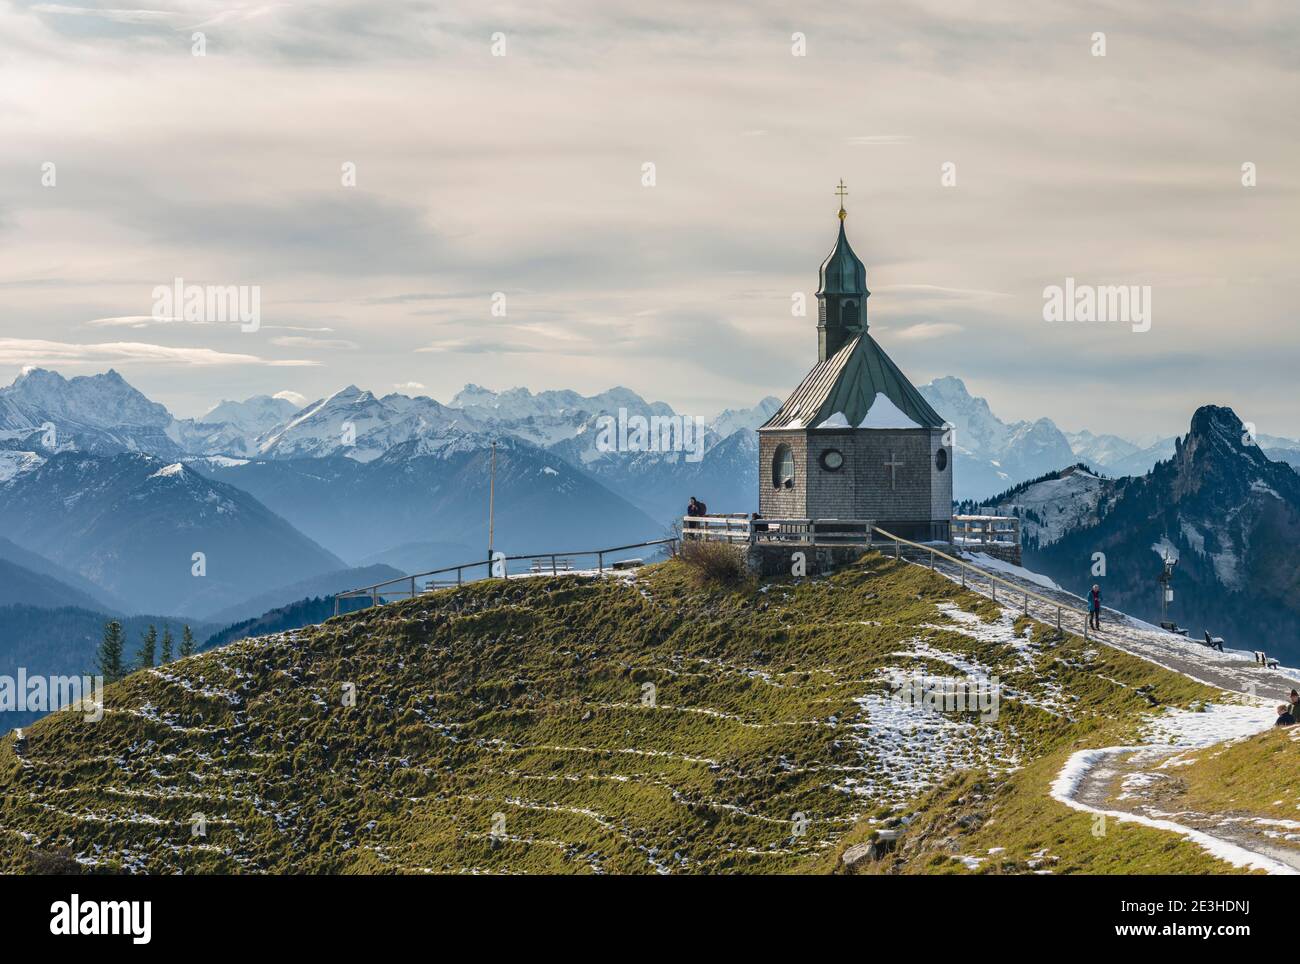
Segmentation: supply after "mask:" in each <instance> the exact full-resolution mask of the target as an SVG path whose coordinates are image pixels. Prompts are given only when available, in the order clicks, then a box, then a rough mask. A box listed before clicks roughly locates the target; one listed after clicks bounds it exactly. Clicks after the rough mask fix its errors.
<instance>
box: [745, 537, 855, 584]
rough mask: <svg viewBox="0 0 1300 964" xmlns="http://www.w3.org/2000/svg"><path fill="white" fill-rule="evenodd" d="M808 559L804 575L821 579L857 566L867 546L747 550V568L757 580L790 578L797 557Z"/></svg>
mask: <svg viewBox="0 0 1300 964" xmlns="http://www.w3.org/2000/svg"><path fill="white" fill-rule="evenodd" d="M796 552H802V553H803V555H804V571H805V574H806V575H809V576H821V575H825V574H826V573H830V572H834V571H835V570H836V569H842V568H844V567H845V566H849V565H852V564H853V563H855V562H857V561H858V560H859V559H861V558H862V556H863V555H864V554H865V553H866V552H867V549H866V547H864V546H800V545H773V544H771V543H762V542H760V543H757V544H755V545H752V546H749V547H748V548H747V550H746V565H747V566H748V567H749V570H750V571H751V572H753V573H754V574H755V575H757V576H763V577H772V576H789V575H790V574H791V568H792V567H793V565H794V554H795V553H796Z"/></svg>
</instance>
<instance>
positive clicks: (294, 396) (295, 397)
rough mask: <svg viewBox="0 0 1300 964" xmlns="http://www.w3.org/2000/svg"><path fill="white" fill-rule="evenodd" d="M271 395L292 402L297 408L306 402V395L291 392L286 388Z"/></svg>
mask: <svg viewBox="0 0 1300 964" xmlns="http://www.w3.org/2000/svg"><path fill="white" fill-rule="evenodd" d="M271 397H272V398H282V399H284V400H285V401H286V402H292V403H293V404H294V405H297V406H298V407H299V408H302V407H303V406H304V405H306V404H307V396H306V395H304V394H302V393H301V392H292V391H290V390H289V389H287V388H286V389H285V390H284V391H282V392H276V393H275V394H274V395H272V396H271Z"/></svg>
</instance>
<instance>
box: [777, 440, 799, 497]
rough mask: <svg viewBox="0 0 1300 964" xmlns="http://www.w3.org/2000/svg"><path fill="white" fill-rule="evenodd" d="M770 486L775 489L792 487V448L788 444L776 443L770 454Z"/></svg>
mask: <svg viewBox="0 0 1300 964" xmlns="http://www.w3.org/2000/svg"><path fill="white" fill-rule="evenodd" d="M772 486H773V488H777V489H792V488H794V450H793V449H791V448H790V446H788V445H784V444H782V445H778V446H777V447H776V452H775V454H773V456H772Z"/></svg>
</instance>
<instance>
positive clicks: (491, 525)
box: [487, 439, 497, 578]
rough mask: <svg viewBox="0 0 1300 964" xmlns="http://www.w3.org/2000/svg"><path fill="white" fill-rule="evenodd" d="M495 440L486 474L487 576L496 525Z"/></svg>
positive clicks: (489, 573)
mask: <svg viewBox="0 0 1300 964" xmlns="http://www.w3.org/2000/svg"><path fill="white" fill-rule="evenodd" d="M496 489H497V442H496V439H493V440H492V468H491V470H490V473H489V475H488V554H487V557H488V576H489V578H490V577H491V576H492V543H493V537H494V536H495V534H496V533H495V525H496V517H495V512H496V495H497V493H496Z"/></svg>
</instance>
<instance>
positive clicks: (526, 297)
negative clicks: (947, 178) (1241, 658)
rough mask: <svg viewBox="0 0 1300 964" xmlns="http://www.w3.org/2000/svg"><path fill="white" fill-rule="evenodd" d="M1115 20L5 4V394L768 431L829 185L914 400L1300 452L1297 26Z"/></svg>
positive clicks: (795, 339) (325, 1)
mask: <svg viewBox="0 0 1300 964" xmlns="http://www.w3.org/2000/svg"><path fill="white" fill-rule="evenodd" d="M144 2H148V0H144ZM1134 6H1135V5H1133V4H1131V3H1128V2H1124V3H1113V4H1112V3H1054V2H1041V3H1034V4H1026V3H1023V2H999V0H979V2H966V0H945V2H938V0H919V2H912V3H909V4H903V3H869V4H868V3H851V2H841V3H831V4H806V3H805V4H798V5H791V4H788V3H775V2H771V3H764V2H757V3H755V2H750V3H745V4H740V3H733V4H726V5H721V4H719V5H707V4H702V3H699V2H673V0H656V2H655V3H644V2H638V3H630V2H622V0H600V2H582V0H566V2H560V3H554V4H544V5H543V4H528V3H522V2H520V3H493V2H491V0H475V2H462V3H407V2H401V0H385V2H382V3H379V2H374V0H357V2H351V0H317V2H313V3H304V4H295V3H265V4H257V3H252V4H247V5H238V4H225V3H213V2H205V0H187V2H178V3H158V4H156V5H153V6H151V7H150V8H147V9H145V8H131V9H123V8H119V7H114V6H113V5H112V2H111V0H110V2H109V3H105V4H102V5H95V0H79V2H78V3H77V5H64V4H59V3H35V4H29V3H13V2H7V0H0V131H2V132H3V135H4V136H3V138H0V244H2V248H0V250H3V252H4V257H3V259H0V382H4V383H7V382H8V381H9V380H10V379H11V378H12V377H13V376H15V375H17V374H18V372H19V371H20V370H21V369H22V367H23V366H26V365H40V366H43V367H50V368H56V369H58V370H59V371H61V372H63V373H64V374H66V375H74V374H86V373H91V372H96V371H102V370H104V369H106V368H108V367H110V366H111V367H115V368H117V369H118V370H119V371H121V372H122V373H123V374H124V375H125V376H126V377H127V378H128V380H130V381H131V382H132V383H133V384H135V385H136V386H137V387H139V388H140V389H141V390H143V391H144V392H146V393H147V394H148V395H150V396H151V397H153V398H156V399H157V400H159V401H162V402H164V403H165V404H167V405H168V406H169V407H170V408H172V410H173V411H174V412H176V413H177V414H178V415H182V416H183V415H195V414H199V413H200V412H202V411H204V410H206V409H207V408H209V407H210V406H211V405H212V404H214V403H215V402H216V401H217V400H218V399H220V398H242V397H245V396H247V395H250V394H253V393H257V392H266V393H274V392H279V391H291V392H297V393H300V394H301V395H303V396H305V397H307V398H316V397H320V396H322V395H325V394H328V393H329V392H332V391H334V390H336V389H338V388H340V387H342V386H344V385H346V384H348V383H355V384H358V385H360V386H362V387H364V388H370V389H372V390H374V391H376V392H377V393H380V394H383V393H386V392H389V391H393V390H395V389H396V390H401V391H404V392H406V393H408V394H414V393H422V394H430V395H432V396H434V397H435V398H439V399H441V400H443V401H446V400H448V399H449V398H450V397H451V395H452V394H454V392H455V391H456V390H457V389H458V388H459V387H460V386H462V385H463V384H465V383H466V382H475V383H478V384H482V385H486V386H488V387H492V388H506V387H510V386H514V385H525V386H527V387H529V388H531V389H534V390H539V389H545V388H575V389H578V390H581V391H584V392H593V391H598V390H601V389H604V388H607V387H610V386H612V385H616V384H621V385H626V386H628V387H630V388H633V389H635V390H636V391H638V392H640V393H641V394H643V395H645V396H647V397H650V398H654V399H662V400H664V401H668V402H669V403H671V404H672V405H674V406H675V407H677V408H678V409H679V410H682V411H685V412H688V413H701V414H710V413H712V412H714V411H717V410H718V409H720V408H723V407H726V406H737V405H749V404H753V403H754V402H755V401H756V400H757V399H759V398H760V397H762V396H764V395H768V394H774V395H783V394H784V393H785V392H787V391H788V390H789V389H790V388H792V387H793V386H794V385H795V384H796V383H797V381H798V380H799V378H800V377H801V376H802V374H803V373H804V371H805V370H806V368H807V367H808V366H809V365H810V364H811V363H812V362H813V361H814V360H815V351H816V334H815V328H814V325H815V321H814V318H815V310H814V311H812V312H810V314H809V317H803V318H799V317H792V314H791V301H792V295H793V294H794V293H795V292H800V291H802V292H805V293H807V294H808V296H809V298H811V294H812V292H813V291H814V290H815V288H816V280H817V275H816V271H817V266H818V264H819V263H820V262H821V260H822V258H823V257H825V255H826V253H827V252H828V251H829V249H830V247H831V245H832V243H833V240H834V232H835V230H836V219H835V211H836V206H837V200H836V198H835V196H834V195H833V193H832V192H833V188H834V186H835V184H836V182H837V181H838V180H839V179H840V178H843V179H844V180H845V182H846V183H847V184H848V187H849V191H850V193H849V197H848V199H847V207H848V211H849V219H848V227H849V232H850V237H851V239H852V241H853V244H854V246H855V248H856V250H857V252H858V254H859V255H860V256H861V257H862V258H863V260H864V261H865V262H866V265H867V271H868V284H869V286H870V287H871V289H872V291H873V295H872V298H871V301H870V306H869V307H870V321H871V327H872V331H873V333H874V334H875V335H876V337H877V338H878V339H879V340H880V341H881V343H882V344H883V345H884V346H885V347H886V349H887V350H888V351H889V352H890V353H891V354H892V355H893V357H894V358H895V360H896V361H897V362H898V363H899V364H900V365H901V366H902V367H903V369H904V370H905V371H906V372H908V374H909V375H910V376H911V377H912V379H913V380H914V381H915V382H917V383H918V384H919V383H921V382H924V381H927V380H929V379H931V378H934V377H937V376H941V375H957V376H960V377H961V378H963V379H964V380H965V381H966V383H967V386H968V387H969V388H970V390H971V391H972V392H974V393H976V394H981V395H984V396H986V397H987V398H988V399H989V401H990V403H991V404H992V406H993V409H994V411H995V412H997V413H998V414H999V415H1001V416H1002V417H1003V418H1006V419H1014V418H1036V417H1039V416H1043V415H1047V416H1050V417H1051V418H1053V419H1054V420H1056V421H1057V422H1058V424H1060V425H1061V426H1062V427H1064V428H1066V429H1079V428H1084V427H1087V428H1091V429H1093V430H1094V431H1110V432H1116V433H1119V434H1122V435H1126V436H1130V437H1139V438H1140V437H1146V436H1150V435H1154V434H1156V433H1161V434H1167V433H1172V432H1174V431H1183V430H1185V427H1186V424H1187V421H1188V419H1189V417H1190V415H1191V412H1192V410H1193V409H1194V408H1195V407H1196V406H1197V405H1198V404H1202V403H1206V402H1217V403H1221V404H1228V405H1231V406H1232V407H1233V408H1234V409H1236V410H1237V412H1238V414H1239V415H1241V416H1242V417H1243V418H1244V419H1247V420H1250V421H1253V422H1255V423H1256V425H1257V427H1258V431H1260V432H1261V433H1265V434H1274V435H1290V436H1300V405H1298V404H1297V397H1300V392H1298V391H1297V388H1296V376H1295V369H1296V365H1297V362H1300V326H1298V325H1297V324H1296V317H1297V304H1298V303H1300V270H1297V266H1296V254H1297V250H1296V238H1297V229H1298V228H1300V201H1298V194H1297V189H1298V187H1300V132H1298V131H1297V126H1298V125H1300V113H1298V112H1297V111H1296V108H1295V105H1296V104H1297V103H1300V14H1297V11H1296V8H1295V5H1294V3H1291V2H1277V3H1269V2H1259V3H1250V4H1242V5H1238V4H1224V3H1221V2H1214V3H1196V2H1168V3H1144V4H1142V5H1141V8H1142V9H1141V11H1140V12H1139V11H1136V10H1134V9H1133V7H1134ZM538 7H544V8H546V9H545V10H538V9H535V8H538ZM196 33H199V34H202V35H203V36H202V38H201V42H202V44H203V45H204V55H203V56H195V54H194V50H195V46H196V40H195V34H196ZM796 33H797V34H801V35H802V36H803V37H804V38H805V41H804V55H803V56H796V55H795V54H796V52H797V51H796V50H795V46H796V41H794V40H793V39H792V37H793V35H795V34H796ZM1097 33H1103V34H1104V35H1105V37H1104V42H1105V56H1096V55H1095V54H1096V51H1097V49H1098V47H1097V41H1096V40H1095V39H1094V35H1095V34H1097ZM497 34H499V35H501V36H500V37H498V42H497V44H496V49H495V50H494V41H493V37H494V35H497ZM502 39H503V40H504V51H502V47H501V40H502ZM502 52H504V56H497V55H495V54H499V53H502ZM647 163H652V164H653V165H654V175H655V177H654V180H655V183H654V185H653V186H646V185H645V184H644V180H645V178H644V176H643V171H644V165H646V164H647ZM945 164H951V165H954V167H953V168H950V169H949V170H952V171H955V179H956V183H955V184H948V185H945V184H944V183H943V180H942V177H941V175H942V172H943V170H944V165H945ZM1244 164H1253V165H1255V170H1256V172H1257V174H1256V176H1257V183H1256V184H1255V186H1253V187H1247V186H1244V185H1243V183H1242V181H1243V174H1242V171H1243V165H1244ZM49 165H53V167H52V168H51V167H50V166H49ZM345 165H355V172H356V178H355V180H356V183H355V186H350V185H345V184H344V183H343V181H344V177H343V170H344V166H345ZM51 174H52V175H53V177H52V178H51V176H50V175H51ZM51 179H52V180H53V182H54V183H53V184H52V185H51V184H49V183H48V182H49V181H50V180H51ZM1067 277H1070V278H1074V279H1075V280H1076V282H1077V283H1078V284H1092V285H1113V284H1126V285H1148V286H1150V289H1151V299H1152V318H1151V326H1150V330H1149V331H1145V332H1137V331H1134V330H1133V326H1132V325H1129V324H1124V323H1100V322H1093V323H1048V322H1046V321H1044V320H1043V301H1044V299H1043V289H1044V288H1045V287H1047V286H1049V285H1063V284H1064V283H1065V279H1066V278H1067ZM175 278H183V279H184V280H185V281H186V282H187V283H194V284H211V285H256V286H258V288H259V293H260V298H261V324H260V327H259V328H258V329H257V330H256V331H242V330H241V329H240V326H239V325H238V324H229V323H214V322H209V323H197V322H185V321H156V320H154V319H153V318H152V317H151V314H152V313H153V307H154V306H153V289H154V288H155V287H156V286H158V285H171V284H172V283H173V280H174V279H175ZM496 292H500V293H503V294H504V296H505V298H504V307H505V314H504V316H502V315H500V314H494V313H493V304H494V301H493V298H494V293H496Z"/></svg>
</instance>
